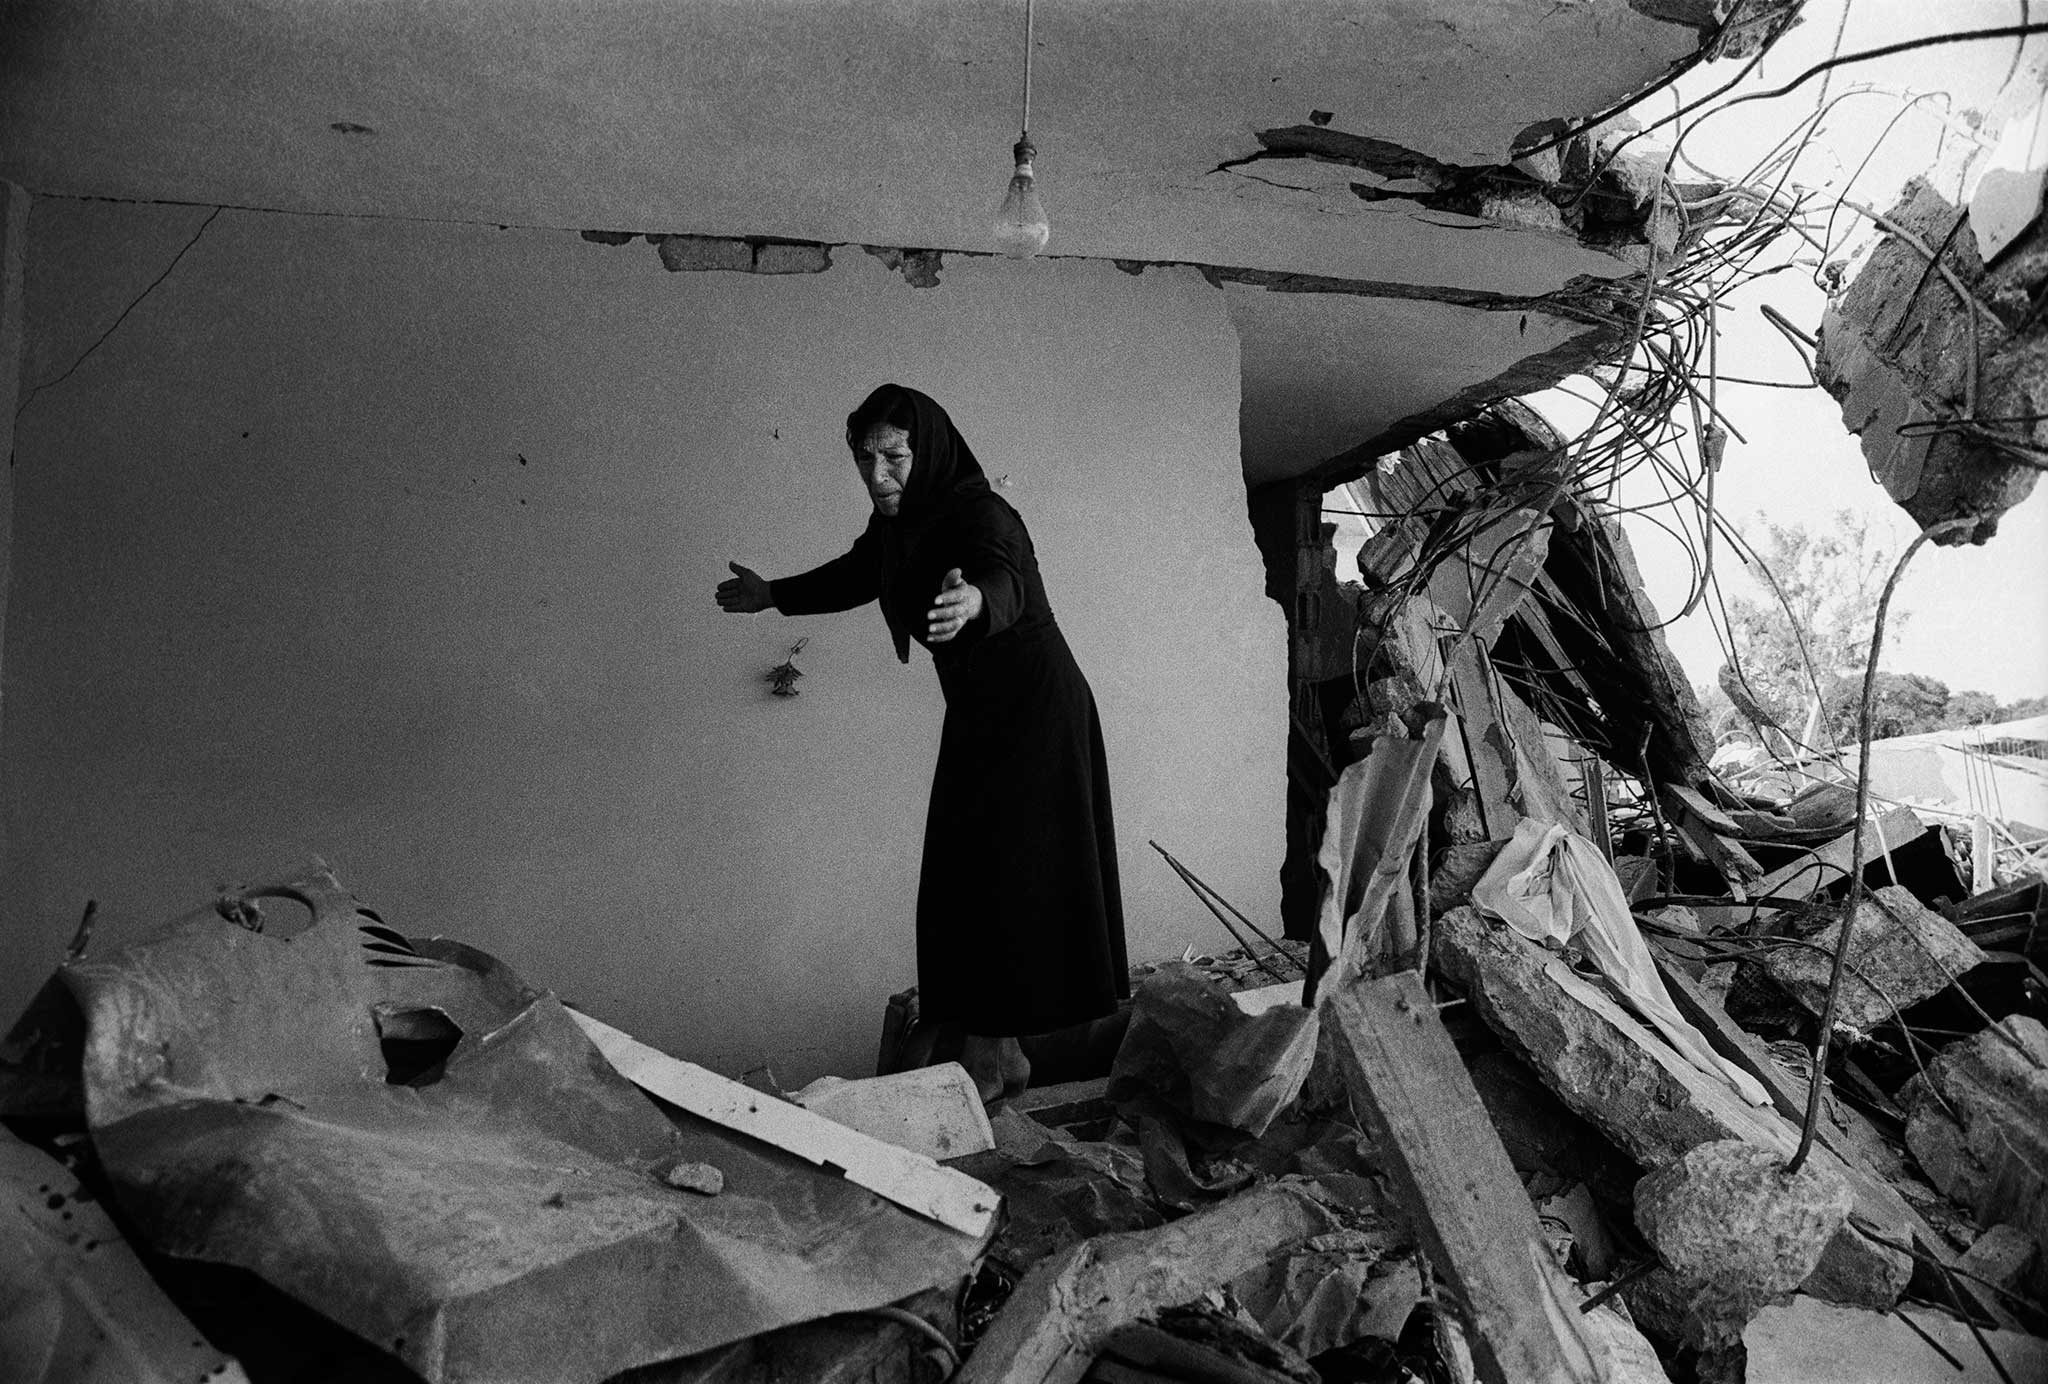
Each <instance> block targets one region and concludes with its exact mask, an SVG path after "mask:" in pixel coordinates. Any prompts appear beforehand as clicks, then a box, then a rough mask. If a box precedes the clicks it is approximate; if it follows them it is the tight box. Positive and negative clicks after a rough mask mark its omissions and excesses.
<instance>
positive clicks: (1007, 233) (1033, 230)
mask: <svg viewBox="0 0 2048 1384" xmlns="http://www.w3.org/2000/svg"><path fill="white" fill-rule="evenodd" d="M1037 152H1038V151H1037V150H1036V149H1034V148H1032V147H1031V139H1030V137H1029V136H1028V135H1027V136H1026V137H1025V138H1023V139H1020V140H1018V141H1017V148H1016V155H1017V171H1016V172H1014V173H1012V174H1011V175H1010V186H1009V190H1008V191H1006V192H1004V193H1003V205H1002V206H1001V207H999V208H997V209H996V225H995V237H996V248H997V249H998V250H1001V251H1002V252H1003V253H1004V254H1006V255H1008V256H1009V257H1010V258H1011V259H1029V258H1030V257H1031V256H1033V255H1035V254H1037V253H1038V252H1039V251H1040V250H1043V249H1044V248H1045V238H1046V237H1047V236H1049V235H1051V234H1052V223H1051V222H1049V221H1047V220H1046V219H1045V203H1043V202H1041V201H1039V200H1038V178H1037V176H1036V175H1035V174H1034V173H1033V172H1032V171H1031V158H1032V156H1033V155H1034V154H1036V153H1037Z"/></svg>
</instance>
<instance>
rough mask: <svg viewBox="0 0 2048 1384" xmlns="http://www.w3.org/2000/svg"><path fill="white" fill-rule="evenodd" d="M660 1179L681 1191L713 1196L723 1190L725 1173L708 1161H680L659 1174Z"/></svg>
mask: <svg viewBox="0 0 2048 1384" xmlns="http://www.w3.org/2000/svg"><path fill="white" fill-rule="evenodd" d="M661 1180H662V1181H663V1182H666V1183H667V1184H668V1185H669V1186H671V1187H673V1188H675V1189H676V1190H677V1191H681V1192H697V1193H700V1194H702V1195H704V1196H707V1197H715V1196H717V1195H718V1194H719V1193H720V1192H723V1191H724V1190H725V1174H724V1173H722V1172H720V1171H719V1170H718V1169H717V1168H714V1167H713V1166H711V1164H709V1163H693V1162H681V1163H677V1164H675V1165H674V1166H672V1167H670V1168H669V1170H668V1171H667V1172H665V1173H663V1174H662V1175H661Z"/></svg>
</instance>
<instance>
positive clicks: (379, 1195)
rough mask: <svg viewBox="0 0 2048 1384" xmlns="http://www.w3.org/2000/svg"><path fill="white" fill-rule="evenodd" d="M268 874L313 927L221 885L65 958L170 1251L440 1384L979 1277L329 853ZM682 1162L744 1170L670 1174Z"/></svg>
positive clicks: (583, 1374) (951, 1236) (93, 1106)
mask: <svg viewBox="0 0 2048 1384" xmlns="http://www.w3.org/2000/svg"><path fill="white" fill-rule="evenodd" d="M266 892H267V893H271V894H277V895H282V896H285V897H293V898H298V899H300V900H301V901H302V902H305V903H306V904H307V905H308V906H309V907H311V908H312V909H313V910H314V923H313V925H312V926H311V927H310V928H307V929H306V930H304V931H302V932H299V933H298V934H297V935H295V936H291V937H284V936H279V935H276V934H274V933H259V932H255V931H250V930H248V929H247V928H246V927H245V926H241V925H238V923H237V922H236V921H232V920H231V919H230V918H229V917H227V916H223V913H224V912H227V913H237V915H238V916H243V911H241V910H232V909H230V910H218V911H216V910H208V911H207V912H205V913H203V914H200V915H197V916H195V917H193V918H191V919H188V920H186V921H184V922H183V923H181V924H179V925H177V926H175V927H173V928H172V929H171V930H170V931H169V932H168V933H167V934H165V935H163V936H161V937H158V938H156V939H154V940H151V941H146V942H143V943H141V944H139V945H136V946H132V947H128V948H126V949H123V950H121V951H117V952H114V953H112V954H110V955H108V956H105V957H99V958H88V959H86V960H82V961H78V962H74V963H72V964H71V965H69V966H67V967H66V968H65V971H64V975H65V979H66V982H67V983H68V984H69V985H70V986H71V987H72V989H73V990H74V992H75V993H76V995H77V997H78V1000H79V1004H80V1006H81V1008H82V1009H83V1010H84V1011H85V1013H86V1017H87V1020H88V1023H89V1033H88V1038H87V1047H86V1055H85V1062H84V1076H85V1086H86V1102H87V1114H88V1119H89V1124H90V1128H91V1131H92V1136H93V1139H94V1142H95V1144H96V1146H97V1148H98V1151H99V1154H100V1158H101V1162H102V1164H103V1166H104V1167H105V1168H106V1170H107V1173H108V1174H109V1176H110V1177H111V1179H112V1180H113V1183H114V1185H115V1188H116V1191H117V1192H118V1194H119V1196H120V1198H121V1201H122V1203H123V1205H124V1207H126V1209H127V1210H128V1211H129V1213H130V1215H131V1217H132V1219H133V1221H134V1223H135V1224H136V1226H137V1227H138V1230H139V1232H140V1233H141V1234H143V1235H144V1236H146V1237H147V1238H148V1239H149V1240H150V1241H151V1242H152V1243H154V1244H155V1245H156V1247H157V1248H159V1249H161V1250H163V1251H165V1252H167V1253H171V1254H176V1255H183V1256H187V1257H192V1258H197V1259H203V1260H209V1261H214V1262H221V1263H229V1264H237V1265H241V1266H243V1267H246V1268H248V1269H251V1270H253V1271H254V1272H256V1273H257V1274H259V1275H261V1276H262V1277H263V1278H265V1279H266V1280H268V1281H269V1282H270V1283H271V1284H273V1285H274V1286H276V1287H278V1288H281V1289H282V1290H284V1291H285V1292H287V1293H290V1294H291V1295H292V1296H294V1297H296V1298H298V1299H299V1300H301V1301H303V1302H305V1303H306V1304H308V1305H309V1306H311V1307H313V1308H315V1309H316V1310H318V1311H320V1312H321V1313H323V1314H325V1315H326V1316H328V1317H330V1318H332V1319H333V1320H334V1321H336V1322H338V1323H340V1324H341V1325H343V1326H345V1327H347V1328H348V1329H349V1330H351V1331H353V1332H355V1333H356V1334H357V1335H359V1336H361V1337H363V1338H365V1339H366V1340H369V1341H371V1342H372V1343H374V1344H376V1345H378V1346H381V1347H382V1348H384V1349H386V1350H388V1351H390V1352H391V1353H392V1354H394V1355H396V1356H398V1357H399V1358H400V1359H401V1360H403V1361H404V1362H405V1363H406V1365H408V1366H409V1367H410V1368H412V1369H413V1370H415V1371H417V1372H418V1373H419V1374H420V1375H421V1376H422V1377H423V1378H425V1379H426V1380H428V1381H430V1384H437V1382H438V1381H441V1380H455V1379H479V1378H489V1379H494V1380H502V1381H508V1382H510V1384H518V1381H529V1380H530V1381H534V1384H541V1381H585V1380H587V1381H596V1380H600V1379H603V1378H605V1377H607V1376H609V1375H612V1374H615V1373H617V1372H618V1371H620V1370H622V1369H626V1368H628V1367H632V1366H636V1365H642V1364H647V1363H651V1362H655V1361H660V1360H665V1359H670V1358H673V1357H676V1356H681V1355H686V1354H691V1353H694V1352H697V1351H702V1350H706V1349H709V1348H711V1347H714V1346H718V1345H721V1344H724V1343H726V1342H729V1341H734V1340H739V1339H742V1338H744V1337H749V1336H753V1335H756V1334H758V1333H761V1332H764V1331H768V1330H770V1329H773V1328H775V1327H779V1326H783V1325H788V1324H791V1323H795V1322H800V1321H806V1320H810V1319H812V1318H815V1317H820V1316H825V1315H829V1314H832V1313H836V1312H844V1311H854V1310H860V1309H863V1308H868V1307H874V1306H879V1305H881V1304H884V1303H889V1302H894V1301H897V1300H899V1299H901V1298H904V1297H907V1296H909V1295H910V1294H913V1293H916V1292H919V1291H922V1290H924V1289H926V1288H930V1287H934V1286H937V1285H940V1284H949V1283H952V1282H957V1281H959V1280H960V1279H961V1278H963V1277H964V1276H965V1275H966V1273H967V1272H968V1271H969V1268H970V1267H971V1265H972V1262H973V1260H974V1257H975V1255H976V1254H977V1252H978V1251H979V1249H980V1248H981V1242H980V1241H979V1240H978V1239H977V1238H976V1237H973V1236H968V1235H962V1234H959V1233H957V1232H954V1231H949V1230H946V1229H945V1228H943V1227H941V1226H938V1225H935V1224H932V1223H930V1222H928V1221H925V1220H923V1219H921V1218H918V1217H914V1216H912V1215H909V1214H907V1213H905V1212H903V1211H902V1210H900V1209H898V1208H896V1207H894V1206H892V1205H890V1204H888V1203H886V1202H884V1201H882V1200H880V1199H879V1198H877V1197H875V1196H874V1195H872V1194H871V1193H869V1192H866V1191H864V1190H862V1189H861V1188H859V1187H856V1186H854V1185H852V1184H851V1183H849V1182H847V1181H845V1180H843V1179H841V1178H838V1177H836V1176H833V1175H832V1174H831V1173H829V1172H827V1171H824V1170H821V1169H818V1168H814V1167H812V1166H810V1165H809V1164H807V1163H804V1162H803V1161H801V1160H800V1159H797V1158H794V1157H792V1156H790V1155H788V1154H785V1153H782V1152H780V1151H778V1150H776V1149H773V1148H770V1147H768V1146H766V1145H763V1144H759V1143H757V1142H755V1141H752V1140H749V1139H745V1138H743V1137H741V1136H739V1135H736V1134H733V1133H731V1132H730V1131H727V1130H724V1129H721V1128H719V1127H718V1126H716V1125H712V1124H710V1123H707V1122H705V1121H702V1120H698V1119H696V1118H694V1117H690V1116H685V1115H680V1114H678V1115H677V1116H675V1117H674V1118H673V1119H671V1118H670V1117H669V1116H666V1115H664V1114H663V1113H662V1111H661V1110H660V1109H658V1108H657V1107H656V1106H655V1104H654V1103H653V1102H651V1101H649V1100H648V1099H647V1098H646V1097H645V1096H643V1095H642V1094H641V1093H640V1092H639V1091H638V1090H636V1089H635V1088H634V1087H633V1086H631V1085H630V1084H629V1083H627V1082H626V1081H625V1080H624V1079H623V1078H621V1077H619V1076H618V1075H617V1074H616V1073H615V1072H613V1071H612V1069H611V1067H610V1066H609V1065H608V1064H607V1063H606V1061H605V1060H604V1059H603V1057H601V1056H600V1055H599V1053H598V1051H597V1049H596V1048H595V1047H593V1046H592V1044H591V1042H590V1040H589V1039H587V1038H586V1037H585V1036H584V1035H583V1033H582V1031H581V1030H580V1029H579V1028H578V1027H577V1025H576V1024H575V1022H574V1021H573V1020H572V1019H571V1017H570V1015H569V1013H568V1012H567V1011H566V1010H564V1009H563V1008H562V1006H561V1004H560V1003H559V1002H558V1001H557V1000H556V999H555V998H554V997H553V996H552V995H548V994H546V993H543V992H540V991H536V990H533V989H531V988H529V987H527V986H526V985H524V984H523V983H522V982H521V981H520V980H519V978H518V977H517V976H515V975H513V974H512V973H511V972H510V971H509V970H508V969H507V968H506V967H504V966H502V965H501V964H499V963H497V962H496V961H494V960H492V959H491V958H490V957H488V956H485V955H484V954H483V953H481V952H478V951H475V950H473V949H471V948H468V947H465V946H462V945H461V944H459V943H452V942H442V941H435V942H415V941H412V940H409V939H407V938H406V937H404V936H402V935H401V934H399V933H397V932H396V931H394V930H392V929H391V928H388V927H386V926H384V925H383V924H382V923H381V922H379V921H378V920H377V919H376V918H375V917H374V916H372V915H370V914H368V913H366V912H363V911H360V910H358V909H357V908H356V906H355V904H354V901H353V900H352V899H350V898H349V896H348V895H347V894H346V893H345V892H343V891H342V890H341V889H340V886H339V885H337V884H336V883H335V882H334V880H333V878H332V876H329V875H325V874H324V873H321V874H314V875H309V876H306V877H303V878H300V879H298V880H295V881H293V882H291V883H289V884H287V885H283V886H278V887H276V888H275V889H273V890H270V891H257V893H258V894H262V893H266ZM764 1099H766V1097H764ZM679 1162H695V1163H706V1164H710V1165H711V1166H713V1167H716V1168H717V1169H719V1170H720V1172H721V1173H722V1174H723V1175H724V1190H723V1192H721V1193H720V1194H719V1195H716V1196H703V1195H699V1194H697V1193H695V1192H690V1191H684V1190H678V1189H676V1188H672V1187H669V1186H667V1185H666V1184H664V1183H663V1181H662V1180H661V1176H660V1175H661V1173H662V1172H663V1171H664V1170H665V1169H667V1168H670V1167H674V1166H675V1165H676V1164H677V1163H679Z"/></svg>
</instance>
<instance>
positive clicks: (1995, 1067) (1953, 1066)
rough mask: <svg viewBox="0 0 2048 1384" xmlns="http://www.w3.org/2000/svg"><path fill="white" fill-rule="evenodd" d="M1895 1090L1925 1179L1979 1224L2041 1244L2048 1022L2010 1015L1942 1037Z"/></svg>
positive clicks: (2047, 1216) (2047, 1180)
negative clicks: (2012, 1229) (1970, 1034)
mask: <svg viewBox="0 0 2048 1384" xmlns="http://www.w3.org/2000/svg"><path fill="white" fill-rule="evenodd" d="M1900 1097H1901V1103H1902V1104H1903V1105H1905V1107H1906V1111H1907V1118H1906V1147H1907V1148H1909V1149H1911V1150H1912V1152H1913V1157H1914V1158H1916V1159H1918V1160H1919V1163H1920V1166H1921V1168H1922V1169H1924V1170H1925V1171H1926V1173H1927V1177H1928V1180H1929V1181H1931V1182H1932V1183H1933V1184H1934V1185H1935V1186H1936V1187H1939V1188H1940V1189H1941V1190H1942V1191H1943V1192H1946V1193H1947V1194H1948V1195H1949V1196H1951V1197H1954V1198H1955V1199H1956V1200H1957V1201H1959V1202H1961V1203H1963V1204H1964V1205H1965V1206H1967V1207H1969V1208H1970V1209H1971V1211H1972V1212H1973V1213H1974V1214H1975V1215H1976V1217H1977V1219H1978V1220H1979V1221H1980V1222H1982V1223H1984V1224H1987V1225H1997V1224H2001V1223H2009V1224H2013V1225H2017V1226H2019V1227H2020V1229H2022V1230H2024V1231H2026V1232H2027V1233H2028V1234H2029V1235H2031V1236H2033V1237H2034V1238H2035V1239H2036V1240H2039V1241H2042V1242H2044V1243H2048V1029H2044V1028H2043V1027H2042V1026H2041V1024H2040V1022H2039V1021H2038V1020H2035V1019H2031V1018H2028V1017H2027V1016H2026V1015H2024V1014H2015V1015H2012V1016H2011V1017H2009V1018H2007V1019H2004V1020H2002V1021H2000V1022H1999V1023H1998V1024H1997V1025H1996V1026H1995V1027H1993V1028H1989V1029H1986V1030H1985V1031H1984V1032H1982V1033H1979V1034H1978V1035H1977V1036H1976V1037H1974V1038H1971V1039H1969V1040H1968V1041H1965V1042H1958V1043H1954V1044H1951V1045H1950V1046H1949V1047H1948V1048H1946V1049H1945V1050H1943V1052H1942V1053H1941V1055H1940V1056H1939V1057H1936V1058H1935V1059H1934V1060H1933V1061H1932V1062H1930V1063H1928V1064H1927V1072H1926V1075H1925V1076H1915V1077H1914V1078H1913V1079H1912V1080H1911V1081H1909V1082H1907V1083H1906V1085H1905V1088H1904V1089H1903V1090H1902V1091H1901V1092H1900Z"/></svg>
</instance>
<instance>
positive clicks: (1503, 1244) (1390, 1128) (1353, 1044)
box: [1325, 971, 1600, 1384]
mask: <svg viewBox="0 0 2048 1384" xmlns="http://www.w3.org/2000/svg"><path fill="white" fill-rule="evenodd" d="M1325 1010H1326V1012H1327V1013H1328V1015H1329V1017H1330V1019H1331V1020H1332V1022H1330V1023H1329V1024H1328V1025H1327V1026H1326V1027H1327V1028H1328V1031H1329V1034H1330V1037H1331V1040H1332V1045H1333V1048H1334V1050H1335V1052H1336V1055H1337V1061H1338V1064H1339V1066H1340V1067H1341V1068H1342V1070H1343V1072H1344V1075H1345V1078H1346V1084H1347V1086H1348V1087H1349V1089H1350V1092H1351V1099H1352V1104H1353V1106H1354V1108H1356V1110H1357V1111H1358V1114H1359V1118H1360V1120H1361V1121H1362V1123H1363V1124H1364V1126H1365V1129H1366V1132H1367V1133H1368V1134H1369V1135H1371V1136H1372V1138H1373V1142H1374V1145H1375V1146H1376V1147H1377V1149H1378V1150H1379V1153H1380V1155H1381V1157H1382V1158H1383V1159H1384V1160H1385V1162H1386V1166H1387V1169H1388V1171H1389V1172H1390V1173H1391V1174H1392V1176H1393V1178H1394V1180H1395V1182H1396V1184H1397V1185H1398V1186H1399V1187H1400V1188H1401V1190H1402V1192H1403V1193H1405V1196H1404V1198H1403V1201H1404V1203H1405V1205H1406V1206H1407V1207H1408V1208H1409V1210H1410V1212H1411V1214H1412V1216H1413V1218H1414V1222H1415V1228H1416V1232H1417V1234H1418V1235H1420V1236H1421V1238H1422V1242H1423V1245H1424V1247H1425V1248H1427V1250H1428V1251H1429V1257H1430V1262H1431V1263H1432V1264H1434V1265H1435V1266H1436V1267H1437V1269H1438V1271H1439V1272H1441V1273H1443V1274H1444V1276H1445V1277H1447V1278H1448V1279H1449V1280H1450V1281H1451V1284H1452V1286H1453V1287H1454V1288H1455V1289H1456V1290H1457V1294H1456V1295H1457V1298H1458V1301H1459V1302H1460V1304H1461V1305H1462V1306H1463V1308H1464V1310H1465V1314H1466V1323H1465V1325H1466V1327H1467V1330H1468V1331H1469V1333H1470V1337H1471V1345H1472V1355H1473V1360H1474V1363H1475V1364H1476V1365H1477V1366H1478V1368H1479V1371H1480V1374H1481V1377H1483V1378H1484V1379H1486V1380H1488V1381H1489V1384H1547V1382H1548V1381H1559V1382H1560V1384H1562V1381H1576V1380H1586V1381H1591V1380H1597V1379H1599V1378H1600V1372H1599V1367H1598V1365H1597V1363H1596V1356H1595V1346H1594V1342H1593V1340H1592V1339H1591V1337H1590V1335H1589V1333H1588V1332H1587V1330H1586V1329H1585V1327H1584V1325H1583V1324H1582V1323H1581V1321H1580V1319H1579V1313H1578V1312H1577V1310H1576V1294H1574V1293H1571V1292H1569V1291H1568V1290H1567V1289H1566V1288H1565V1285H1564V1284H1563V1282H1562V1280H1561V1276H1560V1275H1559V1273H1558V1270H1557V1268H1556V1266H1555V1264H1554V1263H1553V1261H1552V1259H1551V1254H1550V1247H1549V1244H1548V1241H1547V1240H1546V1238H1545V1236H1544V1233H1543V1229H1542V1227H1541V1225H1540V1224H1539V1223H1538V1222H1537V1219H1536V1210H1535V1208H1534V1207H1533V1206H1532V1205H1531V1204H1530V1202H1529V1197H1528V1194H1527V1193H1526V1192H1524V1191H1523V1189H1522V1183H1521V1179H1520V1178H1518V1177H1516V1176H1515V1170H1514V1166H1513V1164H1511V1163H1510V1162H1509V1161H1508V1155H1507V1150H1506V1149H1504V1148H1502V1147H1501V1142H1500V1136H1499V1135H1498V1134H1497V1133H1495V1132H1494V1128H1493V1122H1492V1121H1491V1120H1490V1119H1489V1118H1488V1117H1487V1114H1486V1107H1485V1106H1483V1105H1481V1104H1480V1102H1479V1092H1478V1090H1477V1089H1476V1088H1474V1086H1473V1085H1472V1078H1471V1076H1470V1075H1469V1074H1468V1073H1467V1072H1466V1070H1465V1063H1464V1060H1463V1059H1462V1058H1460V1057H1459V1056H1458V1050H1457V1048H1456V1047H1454V1046H1453V1045H1452V1043H1451V1038H1450V1035H1449V1034H1448V1033H1446V1032H1444V1028H1443V1024H1442V1023H1441V1022H1440V1021H1439V1020H1438V1018H1437V1012H1436V1005H1435V1004H1434V1003H1433V1002H1432V1001H1431V1000H1430V998H1429V994H1428V992H1427V991H1425V990H1424V989H1423V988H1422V978H1421V977H1420V976H1419V975H1417V974H1416V973H1414V972H1413V971H1403V972H1400V973H1398V974H1395V975H1391V976H1384V977H1382V978H1380V979H1377V980H1369V981H1362V982H1360V983H1358V984H1355V985H1353V986H1350V987H1349V988H1347V989H1345V990H1342V991H1340V992H1338V993H1335V994H1333V995H1332V996H1331V997H1330V999H1329V1001H1328V1002H1327V1004H1326V1005H1325ZM1560 1304H1566V1305H1565V1306H1560Z"/></svg>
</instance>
